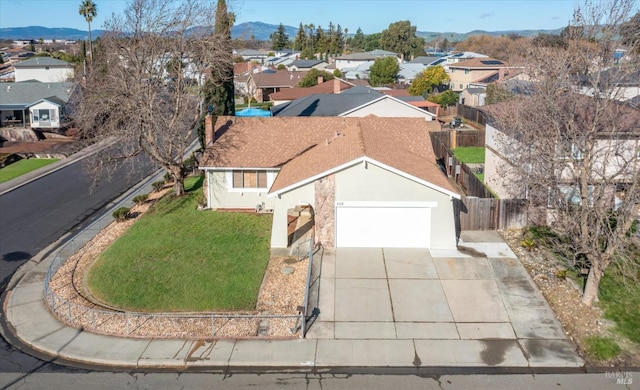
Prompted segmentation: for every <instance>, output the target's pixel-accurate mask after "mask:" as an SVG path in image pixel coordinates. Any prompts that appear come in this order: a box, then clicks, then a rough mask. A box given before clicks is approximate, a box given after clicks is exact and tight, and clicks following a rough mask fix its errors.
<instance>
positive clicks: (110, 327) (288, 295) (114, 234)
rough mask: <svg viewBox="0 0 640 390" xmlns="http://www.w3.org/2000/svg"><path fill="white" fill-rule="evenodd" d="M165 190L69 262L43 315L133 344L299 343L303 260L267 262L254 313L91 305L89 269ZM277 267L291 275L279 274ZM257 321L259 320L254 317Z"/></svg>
mask: <svg viewBox="0 0 640 390" xmlns="http://www.w3.org/2000/svg"><path fill="white" fill-rule="evenodd" d="M167 191H168V189H165V190H163V191H161V192H154V193H151V194H149V199H148V200H147V201H146V202H144V203H142V204H139V205H135V206H134V207H132V209H131V213H130V214H131V215H133V216H134V217H132V218H129V219H126V220H125V221H122V222H115V221H114V222H113V223H111V224H110V225H109V226H107V227H106V228H105V229H103V230H102V231H101V232H100V233H98V234H97V235H96V236H95V237H94V238H93V239H92V240H91V241H89V242H88V243H87V244H86V245H85V246H84V247H83V248H82V249H80V250H79V251H78V252H76V253H75V254H74V255H73V256H72V257H71V258H69V259H68V260H67V261H66V262H65V263H64V264H63V265H62V266H61V267H60V268H59V269H58V271H57V272H56V273H55V275H54V276H53V277H52V279H51V282H50V284H49V286H50V289H51V291H52V292H53V295H51V296H49V298H48V299H47V303H48V305H47V307H48V308H49V310H50V311H51V312H52V313H53V314H54V315H56V317H58V319H59V320H61V321H62V322H64V323H67V324H68V325H70V326H73V327H75V328H82V329H84V330H89V331H92V332H95V333H102V334H108V335H114V336H123V337H136V338H150V337H153V338H186V339H210V338H251V337H268V338H294V337H300V335H301V330H300V326H301V324H300V316H299V314H298V311H297V308H298V306H301V305H302V304H303V303H304V291H305V286H306V275H307V265H308V260H307V259H305V260H302V261H296V260H293V259H291V258H289V257H282V256H279V257H272V258H271V259H270V260H269V263H268V265H267V269H266V271H265V276H264V279H263V282H262V286H261V288H260V293H259V296H258V303H257V306H256V310H255V311H251V312H225V313H214V312H208V313H166V314H161V313H154V314H152V315H149V314H147V313H131V312H129V313H127V312H124V311H121V310H118V309H117V308H110V307H108V306H107V305H105V304H104V303H102V302H99V301H98V300H97V299H95V298H94V297H93V296H92V295H91V293H90V291H89V290H88V289H87V287H86V283H85V278H86V274H87V271H88V269H89V267H90V266H91V264H93V262H94V261H95V260H96V259H97V258H98V256H99V255H100V254H101V253H102V252H103V251H104V250H105V249H106V248H108V247H109V245H111V244H112V243H113V242H114V241H115V240H116V239H117V238H118V237H120V236H121V235H122V234H123V233H124V232H125V231H126V230H127V229H128V228H129V227H130V226H131V225H133V224H134V223H135V221H136V220H137V219H138V218H140V216H142V215H143V214H144V213H145V212H146V211H148V209H149V207H151V205H152V204H153V203H154V202H155V201H156V200H157V199H159V198H160V197H161V196H162V195H164V193H166V192H167ZM283 267H287V268H290V269H292V270H293V272H290V273H288V274H284V273H282V272H281V269H282V268H283ZM259 316H262V317H259Z"/></svg>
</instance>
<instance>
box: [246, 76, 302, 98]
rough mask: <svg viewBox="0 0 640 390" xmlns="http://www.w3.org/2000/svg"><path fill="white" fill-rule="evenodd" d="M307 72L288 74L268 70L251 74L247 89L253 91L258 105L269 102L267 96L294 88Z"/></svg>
mask: <svg viewBox="0 0 640 390" xmlns="http://www.w3.org/2000/svg"><path fill="white" fill-rule="evenodd" d="M306 74H307V72H290V71H288V70H270V71H265V72H260V73H252V74H251V75H250V76H249V79H248V80H247V88H248V90H249V91H254V97H255V98H256V100H257V101H258V102H259V103H262V102H266V101H269V95H271V94H272V93H275V92H279V91H280V90H281V89H286V88H294V87H297V86H298V83H300V81H301V80H302V79H303V78H304V76H306Z"/></svg>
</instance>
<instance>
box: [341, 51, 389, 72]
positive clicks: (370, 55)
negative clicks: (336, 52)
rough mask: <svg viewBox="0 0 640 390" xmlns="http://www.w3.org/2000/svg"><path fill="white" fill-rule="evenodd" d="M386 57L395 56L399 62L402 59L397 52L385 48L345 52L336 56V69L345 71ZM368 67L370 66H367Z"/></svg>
mask: <svg viewBox="0 0 640 390" xmlns="http://www.w3.org/2000/svg"><path fill="white" fill-rule="evenodd" d="M385 57H395V58H396V59H397V60H398V62H400V59H399V58H398V56H397V54H396V53H393V52H390V51H385V50H379V49H378V50H372V51H368V52H364V53H351V54H345V55H343V56H339V57H336V58H335V65H336V69H339V70H340V71H343V72H344V69H346V68H349V69H352V68H357V67H358V66H360V65H364V64H367V65H369V66H371V64H373V63H374V62H375V61H376V59H378V58H385ZM367 69H368V67H367Z"/></svg>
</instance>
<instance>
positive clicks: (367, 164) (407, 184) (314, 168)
mask: <svg viewBox="0 0 640 390" xmlns="http://www.w3.org/2000/svg"><path fill="white" fill-rule="evenodd" d="M433 124H434V123H433V122H426V121H424V120H423V119H420V118H376V117H366V118H336V117H334V118H300V117H294V118H237V117H219V118H218V120H217V122H216V126H215V129H213V126H212V125H211V124H210V122H209V123H208V125H207V126H206V127H207V130H206V131H205V133H206V134H207V136H206V140H207V146H206V149H205V153H204V155H203V158H202V160H201V162H200V169H201V170H203V171H204V173H205V186H204V192H205V196H206V199H207V206H208V207H209V208H212V209H218V210H224V209H247V210H256V211H257V210H263V211H264V210H267V211H272V212H273V226H272V230H271V247H272V248H286V247H288V246H289V240H288V230H287V226H288V216H289V215H292V214H294V213H295V210H296V207H299V206H303V205H304V206H310V207H311V208H312V210H313V213H312V215H313V216H314V231H315V240H316V243H318V244H321V245H323V246H324V247H325V248H342V247H414V248H432V249H454V248H455V247H456V230H455V219H454V205H453V203H454V201H455V200H456V199H460V195H459V194H458V193H457V192H456V190H455V189H454V188H453V187H452V185H451V184H450V182H449V180H448V179H447V177H446V175H445V174H444V173H443V172H442V170H441V169H440V168H439V167H438V164H437V162H436V156H435V154H434V152H433V149H432V146H431V141H430V137H429V131H432V130H435V126H433ZM213 130H215V131H213ZM363 260H366V259H363Z"/></svg>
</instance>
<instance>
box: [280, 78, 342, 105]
mask: <svg viewBox="0 0 640 390" xmlns="http://www.w3.org/2000/svg"><path fill="white" fill-rule="evenodd" d="M334 80H335V79H334ZM334 80H329V81H325V82H324V83H321V84H318V85H314V86H313V87H307V88H287V89H283V90H281V91H279V92H275V93H272V94H270V95H269V99H270V100H294V99H299V98H302V97H305V96H310V95H314V94H317V93H324V94H332V93H333V88H334ZM338 82H339V83H340V91H344V90H345V89H349V88H351V87H353V84H349V83H347V82H346V81H342V80H338Z"/></svg>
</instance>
